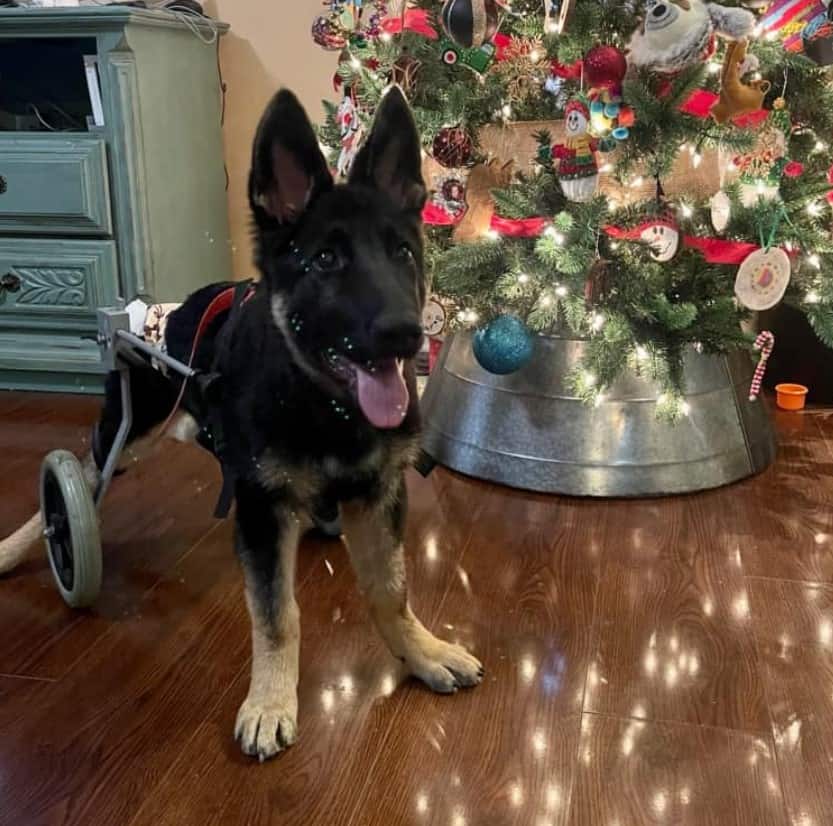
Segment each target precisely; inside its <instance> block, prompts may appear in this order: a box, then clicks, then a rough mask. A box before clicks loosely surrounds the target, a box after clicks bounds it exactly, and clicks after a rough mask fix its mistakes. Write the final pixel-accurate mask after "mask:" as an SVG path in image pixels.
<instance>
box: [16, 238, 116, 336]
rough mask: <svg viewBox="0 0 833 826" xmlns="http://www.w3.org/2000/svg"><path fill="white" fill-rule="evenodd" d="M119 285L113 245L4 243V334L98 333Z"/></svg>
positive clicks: (79, 241)
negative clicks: (101, 314)
mask: <svg viewBox="0 0 833 826" xmlns="http://www.w3.org/2000/svg"><path fill="white" fill-rule="evenodd" d="M118 283H119V279H118V264H117V263H116V245H115V243H114V242H113V241H82V240H65V241H64V240H58V239H50V240H43V239H37V240H35V239H27V238H2V237H0V330H4V329H9V328H10V327H13V328H14V329H16V330H27V329H31V330H65V331H66V330H72V331H79V330H80V331H85V330H94V329H95V327H96V319H95V311H96V308H98V307H101V306H105V305H107V306H112V305H113V304H115V303H116V299H117V297H118Z"/></svg>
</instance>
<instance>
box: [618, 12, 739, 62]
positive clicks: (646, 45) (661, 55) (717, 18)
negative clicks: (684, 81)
mask: <svg viewBox="0 0 833 826" xmlns="http://www.w3.org/2000/svg"><path fill="white" fill-rule="evenodd" d="M754 28H755V15H754V14H752V12H751V11H748V10H747V9H742V8H729V7H727V6H721V5H719V4H718V3H705V2H703V0H647V2H646V3H645V14H644V17H643V20H642V25H641V26H640V27H639V28H638V29H637V30H636V32H634V34H633V36H632V37H631V41H630V44H629V46H628V49H629V51H628V63H629V64H631V65H633V66H637V67H640V68H645V69H650V70H651V71H654V72H657V73H659V74H665V75H673V74H677V73H678V72H681V71H682V70H683V69H686V68H688V67H689V66H694V65H695V64H697V63H703V62H705V61H706V60H708V59H709V58H710V57H711V56H712V55H713V54H714V52H715V46H716V42H715V38H716V37H717V36H718V35H719V36H721V37H724V38H726V39H727V40H739V39H740V38H742V37H748V36H749V35H750V34H752V31H753V29H754Z"/></svg>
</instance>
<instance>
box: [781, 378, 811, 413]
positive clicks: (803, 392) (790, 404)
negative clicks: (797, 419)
mask: <svg viewBox="0 0 833 826" xmlns="http://www.w3.org/2000/svg"><path fill="white" fill-rule="evenodd" d="M775 393H776V396H775V403H776V404H777V405H778V407H780V408H781V409H782V410H803V409H804V402H805V400H806V398H807V388H806V387H805V386H804V385H803V384H776V385H775Z"/></svg>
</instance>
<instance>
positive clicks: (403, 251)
mask: <svg viewBox="0 0 833 826" xmlns="http://www.w3.org/2000/svg"><path fill="white" fill-rule="evenodd" d="M396 257H397V258H402V259H403V260H405V261H412V260H413V257H414V251H413V250H412V249H411V248H410V247H409V246H408V245H407V244H404V243H403V244H400V245H399V246H398V247H397V248H396Z"/></svg>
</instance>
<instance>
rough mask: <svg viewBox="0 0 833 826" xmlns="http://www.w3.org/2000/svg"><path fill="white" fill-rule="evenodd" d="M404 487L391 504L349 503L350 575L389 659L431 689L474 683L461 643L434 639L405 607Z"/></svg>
mask: <svg viewBox="0 0 833 826" xmlns="http://www.w3.org/2000/svg"><path fill="white" fill-rule="evenodd" d="M405 509H406V503H405V486H404V483H400V487H399V493H398V494H397V496H396V497H394V499H393V501H386V500H382V501H379V502H375V503H370V504H367V503H349V504H347V505H345V506H344V507H343V514H342V518H343V524H344V533H345V538H346V540H347V545H348V548H349V550H350V558H351V560H352V562H353V567H354V568H355V571H356V576H357V578H358V580H359V586H360V587H361V589H362V591H363V593H364V595H365V597H366V599H367V601H368V605H369V607H370V613H371V616H372V617H373V620H374V622H375V623H376V626H377V627H378V629H379V632H380V633H381V635H382V638H383V639H384V640H385V642H386V643H387V646H388V648H389V649H390V651H391V653H392V654H393V655H394V656H395V657H399V659H401V660H403V661H404V662H405V663H407V665H408V667H409V668H410V670H411V673H412V674H413V675H414V676H416V677H419V679H421V680H422V681H423V682H424V683H426V684H427V685H428V686H429V687H430V688H432V689H433V690H434V691H439V692H443V693H448V692H452V691H456V690H457V688H459V687H461V686H473V685H477V684H478V683H479V682H480V681H481V680H482V679H483V667H482V666H481V664H480V662H479V661H478V660H477V659H476V658H475V657H473V656H472V655H471V654H469V652H468V651H466V649H465V648H463V647H462V646H461V645H454V644H452V643H449V642H445V641H444V640H441V639H438V638H437V637H435V636H434V635H433V634H432V633H430V632H429V631H428V630H427V629H426V628H425V626H424V625H423V624H422V623H421V622H420V621H419V620H418V619H417V617H416V616H415V615H414V612H413V611H412V610H411V606H410V605H409V604H408V589H407V584H406V576H405V552H404V549H403V547H402V535H401V534H402V523H403V520H404V513H405Z"/></svg>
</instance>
